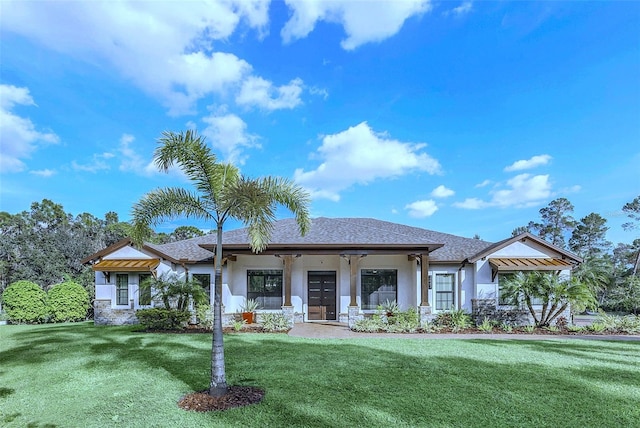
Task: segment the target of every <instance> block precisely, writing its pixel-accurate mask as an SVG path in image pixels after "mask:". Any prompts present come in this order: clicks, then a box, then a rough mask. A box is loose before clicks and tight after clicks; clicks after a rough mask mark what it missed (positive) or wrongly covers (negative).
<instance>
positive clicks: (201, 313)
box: [196, 304, 213, 330]
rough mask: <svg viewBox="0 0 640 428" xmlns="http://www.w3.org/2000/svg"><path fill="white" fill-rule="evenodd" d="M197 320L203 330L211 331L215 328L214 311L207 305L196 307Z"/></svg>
mask: <svg viewBox="0 0 640 428" xmlns="http://www.w3.org/2000/svg"><path fill="white" fill-rule="evenodd" d="M196 319H197V320H198V324H200V325H201V326H202V328H206V329H207V330H211V329H212V328H213V309H212V308H211V306H209V305H207V304H199V305H197V306H196Z"/></svg>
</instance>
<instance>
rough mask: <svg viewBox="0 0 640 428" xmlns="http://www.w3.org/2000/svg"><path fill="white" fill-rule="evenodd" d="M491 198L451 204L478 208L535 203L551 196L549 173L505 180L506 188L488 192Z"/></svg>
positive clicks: (517, 176) (518, 206)
mask: <svg viewBox="0 0 640 428" xmlns="http://www.w3.org/2000/svg"><path fill="white" fill-rule="evenodd" d="M490 194H491V196H492V197H491V200H490V201H483V200H481V199H478V198H467V199H465V200H464V201H463V202H456V203H454V204H453V205H454V206H456V207H458V208H465V209H480V208H487V207H500V208H507V207H516V208H521V207H528V206H532V205H536V204H538V203H540V202H542V201H544V200H545V199H548V198H549V197H550V196H552V192H551V183H550V182H549V175H534V176H531V175H530V174H520V175H516V176H515V177H513V178H511V179H509V180H507V182H506V188H502V189H500V188H497V189H496V190H492V191H491V192H490Z"/></svg>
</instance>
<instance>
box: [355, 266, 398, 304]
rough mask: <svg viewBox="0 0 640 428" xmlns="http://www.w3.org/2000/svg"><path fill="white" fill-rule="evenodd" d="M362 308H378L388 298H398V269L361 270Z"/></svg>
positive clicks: (391, 299) (390, 299)
mask: <svg viewBox="0 0 640 428" xmlns="http://www.w3.org/2000/svg"><path fill="white" fill-rule="evenodd" d="M360 284H361V287H360V288H361V290H360V296H361V303H362V309H369V310H371V309H376V308H377V307H378V305H381V304H383V303H384V302H386V301H387V300H389V301H393V300H397V298H398V271H397V270H396V269H363V270H362V271H360Z"/></svg>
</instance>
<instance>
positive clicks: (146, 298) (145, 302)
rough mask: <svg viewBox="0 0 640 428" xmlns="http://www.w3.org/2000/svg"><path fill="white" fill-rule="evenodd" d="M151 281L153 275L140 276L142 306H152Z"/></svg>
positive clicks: (139, 297) (139, 299)
mask: <svg viewBox="0 0 640 428" xmlns="http://www.w3.org/2000/svg"><path fill="white" fill-rule="evenodd" d="M149 280H151V274H149V273H141V274H140V275H138V304H139V305H140V306H150V305H151V284H149V283H148V281H149ZM145 283H147V284H145Z"/></svg>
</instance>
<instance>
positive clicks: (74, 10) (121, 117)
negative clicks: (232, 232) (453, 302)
mask: <svg viewBox="0 0 640 428" xmlns="http://www.w3.org/2000/svg"><path fill="white" fill-rule="evenodd" d="M0 24H1V26H0V37H1V40H2V42H1V50H0V55H1V57H0V59H1V61H0V64H1V65H0V67H1V68H0V73H1V74H0V125H1V128H0V129H1V130H0V210H2V211H8V212H10V213H17V212H20V211H23V210H27V209H28V208H29V206H30V204H31V203H32V202H34V201H40V200H42V199H43V198H48V199H51V200H53V201H55V202H57V203H60V204H62V205H63V206H64V208H65V210H66V211H68V212H71V213H73V214H79V213H82V212H90V213H92V214H94V215H96V216H98V217H103V216H104V214H105V213H106V212H108V211H116V212H117V213H118V214H119V215H120V218H121V219H122V220H128V219H129V212H130V209H131V206H132V205H133V204H134V203H135V202H136V201H137V200H139V199H140V197H141V196H142V195H144V194H145V193H146V192H148V191H150V190H152V189H154V188H156V187H161V186H169V185H178V186H188V183H187V182H185V180H184V178H183V177H182V176H181V175H180V174H179V173H175V172H174V173H170V174H160V173H159V172H157V171H156V170H155V169H154V168H153V166H152V164H151V159H152V154H153V150H154V148H155V146H156V140H157V138H158V137H159V136H160V135H161V133H162V132H163V131H164V130H172V131H181V130H185V129H188V128H196V129H198V131H199V132H200V133H202V134H203V135H205V136H206V137H207V141H208V142H209V143H210V144H211V145H212V148H213V150H214V152H215V153H216V154H217V155H218V157H219V158H220V160H226V161H232V162H234V163H236V164H237V165H238V166H239V167H240V168H241V170H242V171H243V173H245V174H247V175H249V176H261V175H279V176H284V177H289V178H291V179H294V180H296V181H297V182H298V183H299V184H300V185H302V186H304V187H305V188H306V189H308V190H309V191H310V193H311V194H312V196H313V202H312V207H311V209H312V214H313V215H314V216H328V217H375V218H378V219H383V220H389V221H393V222H398V223H404V224H409V225H414V226H418V227H424V228H427V229H434V230H438V231H442V232H447V233H453V234H457V235H462V236H469V237H471V236H473V235H474V234H478V235H479V236H480V237H481V238H483V239H486V240H490V241H496V240H500V239H503V238H506V237H508V236H510V234H511V231H512V230H513V229H514V228H515V227H518V226H521V225H525V224H526V223H528V222H529V221H530V220H538V219H539V214H538V211H539V210H540V208H542V207H544V206H546V205H547V204H548V203H549V202H550V201H552V200H553V199H555V198H559V197H565V198H567V199H569V200H570V201H571V202H572V203H573V205H574V206H575V212H574V217H575V218H576V219H579V218H581V217H584V216H586V215H587V214H589V213H591V212H596V213H599V214H601V215H603V216H604V217H606V218H607V219H608V220H609V226H610V228H611V229H610V231H609V234H608V238H609V239H610V240H611V241H613V242H631V240H632V239H633V238H634V237H636V235H633V234H631V233H629V232H624V231H623V230H622V229H621V227H620V225H621V224H622V223H623V222H624V221H625V217H624V216H623V215H622V212H621V208H622V206H623V205H624V204H625V203H626V202H630V201H632V200H633V199H634V198H635V197H636V196H638V195H640V3H639V2H621V1H618V2H484V1H483V2H479V1H478V2H467V1H458V2H449V1H445V2H435V1H424V0H416V1H394V2H381V1H374V2H372V1H342V0H331V1H313V2H301V1H293V0H288V1H284V2H281V1H277V2H268V1H267V2H264V1H248V0H247V1H244V0H243V1H233V0H229V1H224V2H216V1H212V2H192V1H187V2H178V1H175V2H141V1H139V2H100V1H92V2H79V1H70V2H65V1H55V2H42V1H16V2H13V1H7V0H3V1H2V14H1V15H0ZM282 215H283V216H287V214H286V213H285V212H283V213H282ZM179 224H195V225H197V226H200V227H204V228H207V227H210V225H205V224H199V223H197V222H194V221H180V220H176V221H173V222H167V223H165V224H163V225H161V226H160V227H159V228H158V230H161V231H171V230H173V228H174V227H176V226H177V225H179ZM231 226H233V225H231Z"/></svg>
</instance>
